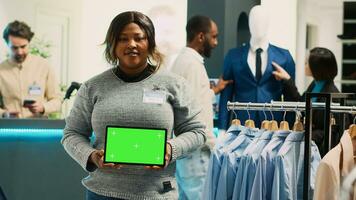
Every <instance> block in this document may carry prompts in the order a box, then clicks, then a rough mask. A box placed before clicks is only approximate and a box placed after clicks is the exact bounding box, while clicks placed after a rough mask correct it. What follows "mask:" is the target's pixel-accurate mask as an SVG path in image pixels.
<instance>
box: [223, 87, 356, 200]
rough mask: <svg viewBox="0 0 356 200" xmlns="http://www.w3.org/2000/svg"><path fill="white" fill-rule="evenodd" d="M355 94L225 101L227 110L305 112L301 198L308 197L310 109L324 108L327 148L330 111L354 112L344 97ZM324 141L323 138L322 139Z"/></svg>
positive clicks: (307, 95) (318, 94)
mask: <svg viewBox="0 0 356 200" xmlns="http://www.w3.org/2000/svg"><path fill="white" fill-rule="evenodd" d="M355 96H356V94H349V93H347V94H346V93H331V94H330V93H329V94H326V93H306V102H281V101H272V102H271V103H251V102H250V103H240V102H230V101H229V102H227V109H228V110H247V111H248V110H259V111H261V110H262V111H295V112H296V111H299V112H305V114H306V116H305V117H306V120H305V121H306V123H305V127H306V128H305V136H304V140H305V142H304V150H305V152H304V161H305V162H304V185H303V199H309V193H310V191H309V185H310V152H311V150H310V148H311V146H310V141H311V139H312V137H311V135H312V134H311V133H312V110H314V109H315V110H324V111H325V115H324V116H325V117H324V120H325V121H324V130H325V136H326V137H325V138H328V143H327V145H324V147H326V148H327V149H328V150H329V149H330V147H331V134H330V132H331V124H330V121H331V112H333V113H344V114H345V113H350V114H356V106H345V99H348V98H352V97H355ZM313 97H318V98H325V99H326V101H325V103H319V102H313V103H312V101H311V100H312V98H313ZM333 99H340V103H337V104H335V103H332V100H333ZM343 118H344V119H343V120H342V126H341V127H344V121H345V116H343ZM324 141H325V140H324Z"/></svg>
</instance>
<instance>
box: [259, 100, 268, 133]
mask: <svg viewBox="0 0 356 200" xmlns="http://www.w3.org/2000/svg"><path fill="white" fill-rule="evenodd" d="M265 108H266V103H265V105H264V106H263V115H264V116H265V119H264V120H263V121H262V122H261V129H266V130H268V126H269V121H268V120H267V115H266V110H265Z"/></svg>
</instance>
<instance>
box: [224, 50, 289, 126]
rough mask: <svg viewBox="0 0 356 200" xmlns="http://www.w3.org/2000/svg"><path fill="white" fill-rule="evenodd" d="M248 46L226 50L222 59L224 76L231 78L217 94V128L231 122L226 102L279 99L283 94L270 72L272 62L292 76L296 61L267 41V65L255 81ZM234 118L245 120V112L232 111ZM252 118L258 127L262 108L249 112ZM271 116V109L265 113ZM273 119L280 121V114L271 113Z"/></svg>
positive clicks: (227, 78) (246, 115) (261, 116)
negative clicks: (248, 56) (231, 82)
mask: <svg viewBox="0 0 356 200" xmlns="http://www.w3.org/2000/svg"><path fill="white" fill-rule="evenodd" d="M249 49H250V45H249V44H248V45H246V46H243V47H239V48H233V49H231V50H229V52H228V53H227V55H226V56H225V60H224V72H223V78H224V79H225V80H233V81H234V83H233V84H230V85H228V86H227V87H226V88H225V89H224V90H223V91H222V92H221V95H220V103H219V125H218V126H219V129H225V130H227V128H228V126H229V124H230V112H229V111H228V110H227V107H226V106H227V102H228V101H238V102H252V103H256V102H257V103H269V102H270V101H271V100H275V101H280V100H281V95H282V83H281V81H277V80H276V79H275V78H274V76H273V74H272V72H273V71H274V67H273V65H272V61H273V62H276V63H277V64H279V65H280V66H282V67H283V68H284V69H285V70H286V71H287V72H288V73H289V74H290V76H291V77H292V79H293V80H294V78H295V64H294V61H293V58H292V56H291V55H290V53H289V51H288V50H286V49H282V48H280V47H277V46H274V45H271V44H269V46H268V49H267V52H268V59H267V67H266V70H265V72H264V73H263V75H262V78H261V79H260V81H259V82H258V81H257V80H256V78H255V76H254V75H253V74H252V72H251V70H250V67H249V66H248V63H247V55H248V51H249ZM235 113H236V114H237V118H238V119H240V120H241V122H242V123H243V122H244V121H245V120H247V119H248V113H247V111H235ZM249 113H250V116H251V119H253V120H254V121H255V123H256V126H260V124H261V121H262V120H264V119H265V117H264V113H263V112H262V111H259V112H258V111H250V112H249ZM266 114H267V117H268V119H271V115H270V112H266ZM273 116H274V118H275V120H277V121H280V120H282V116H283V113H280V112H279V113H278V112H273Z"/></svg>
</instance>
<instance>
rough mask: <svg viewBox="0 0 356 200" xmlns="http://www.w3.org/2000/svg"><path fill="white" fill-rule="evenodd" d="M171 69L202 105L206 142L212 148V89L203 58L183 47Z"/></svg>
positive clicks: (190, 49) (213, 141)
mask: <svg viewBox="0 0 356 200" xmlns="http://www.w3.org/2000/svg"><path fill="white" fill-rule="evenodd" d="M171 71H172V72H173V73H176V74H178V75H180V76H182V77H183V78H185V79H186V80H187V82H188V85H189V86H191V89H192V92H193V94H196V96H195V99H196V100H197V102H198V103H199V104H200V105H201V106H202V112H203V115H202V116H203V119H202V120H203V122H205V124H206V125H207V129H208V131H207V141H206V144H207V145H208V146H209V147H210V148H211V149H212V148H213V146H214V144H215V137H214V135H213V126H214V125H213V105H212V100H213V98H214V97H215V94H214V91H213V90H211V89H210V82H209V78H208V74H207V72H206V69H205V66H204V58H203V57H202V56H201V55H200V54H199V53H198V52H197V51H195V50H194V49H192V48H190V47H184V48H183V49H182V50H181V51H180V53H179V54H178V56H177V58H176V60H175V61H174V63H173V65H172V67H171Z"/></svg>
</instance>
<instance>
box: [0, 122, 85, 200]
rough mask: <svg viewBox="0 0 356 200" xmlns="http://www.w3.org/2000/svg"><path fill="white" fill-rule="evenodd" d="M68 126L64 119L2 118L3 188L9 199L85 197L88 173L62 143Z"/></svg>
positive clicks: (0, 182)
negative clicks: (83, 181)
mask: <svg viewBox="0 0 356 200" xmlns="http://www.w3.org/2000/svg"><path fill="white" fill-rule="evenodd" d="M64 126H65V121H64V120H49V119H0V187H1V188H2V190H3V192H4V194H5V196H6V198H7V200H23V199H26V200H38V199H44V200H46V199H48V200H57V199H58V200H63V199H66V200H79V199H85V188H84V187H83V186H82V184H81V179H82V178H84V177H85V176H87V173H86V172H85V171H84V169H82V168H81V167H80V166H79V164H77V163H76V162H75V161H74V160H73V159H72V158H71V157H70V156H69V155H68V154H67V153H66V152H65V150H64V148H63V146H62V144H61V143H60V140H61V138H62V135H63V128H64ZM0 199H1V197H0Z"/></svg>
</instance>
